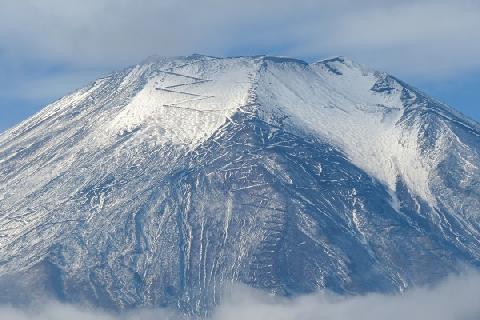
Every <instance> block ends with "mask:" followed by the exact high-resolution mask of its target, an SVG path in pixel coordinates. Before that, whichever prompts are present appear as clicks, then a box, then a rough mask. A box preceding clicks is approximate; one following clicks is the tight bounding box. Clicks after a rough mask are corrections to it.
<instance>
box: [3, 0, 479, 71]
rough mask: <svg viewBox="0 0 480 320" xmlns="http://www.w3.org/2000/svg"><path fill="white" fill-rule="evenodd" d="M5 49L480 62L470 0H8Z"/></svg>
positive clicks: (106, 60)
mask: <svg viewBox="0 0 480 320" xmlns="http://www.w3.org/2000/svg"><path fill="white" fill-rule="evenodd" d="M1 6H2V7H1V10H0V43H1V44H2V51H4V54H8V55H9V56H10V57H16V59H23V60H29V61H30V60H41V61H43V60H51V61H55V62H59V61H61V62H64V63H67V64H72V65H77V66H78V65H88V66H92V65H102V66H104V65H106V64H108V65H112V66H118V65H124V64H126V63H131V62H136V61H138V60H140V59H142V58H144V57H146V56H148V55H150V54H153V53H158V54H161V55H177V54H182V55H183V54H189V53H192V52H202V53H209V54H214V55H225V54H242V53H247V54H248V53H267V54H284V55H295V56H303V57H323V56H325V55H332V54H343V55H347V56H351V57H353V58H354V59H355V58H356V59H358V60H360V61H361V62H364V63H367V64H371V65H373V66H379V67H382V68H385V69H387V70H391V71H393V72H396V71H398V72H400V73H405V74H407V73H415V74H418V73H428V74H431V73H435V75H438V74H439V73H440V74H448V73H451V72H458V71H463V70H465V69H470V68H479V67H480V60H479V59H477V57H478V55H479V54H480V31H479V30H480V3H479V2H478V1H475V0H435V1H434V0H418V1H412V0H407V1H393V0H383V1H380V0H365V1H356V0H337V1H333V0H323V1H318V0H317V1H313V0H284V1H273V0H265V1H256V0H244V1H220V0H205V1H193V0H190V1H187V0H183V1H182V0H180V1H173V0H164V1H153V0H139V1H127V0H85V1H73V0H63V1H62V0H43V1H35V0H24V1H4V2H2V4H1Z"/></svg>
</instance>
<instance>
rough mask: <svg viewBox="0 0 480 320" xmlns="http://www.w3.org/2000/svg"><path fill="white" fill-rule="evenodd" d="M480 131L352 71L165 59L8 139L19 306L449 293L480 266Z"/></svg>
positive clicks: (4, 205)
mask: <svg viewBox="0 0 480 320" xmlns="http://www.w3.org/2000/svg"><path fill="white" fill-rule="evenodd" d="M479 134H480V129H479V126H478V125H477V124H476V123H473V122H472V121H470V120H468V119H465V118H464V117H463V116H461V115H459V114H458V113H456V112H455V111H453V110H451V109H450V108H448V107H446V106H444V105H442V104H440V103H438V102H436V101H434V100H432V99H430V98H428V97H426V96H425V95H424V94H422V93H420V92H418V91H417V90H415V89H413V88H411V87H409V86H408V85H406V84H404V83H403V82H401V81H399V80H397V79H396V78H394V77H391V76H389V75H386V74H383V73H379V72H376V71H373V70H370V69H368V68H366V67H363V66H360V65H357V64H355V63H353V62H352V61H349V60H347V59H345V58H334V59H329V60H324V61H320V62H317V63H313V64H307V63H305V62H303V61H299V60H294V59H287V58H276V57H264V56H260V57H239V58H225V59H221V58H214V57H206V56H198V55H195V56H190V57H178V58H155V59H150V60H147V61H145V62H144V63H142V64H139V65H137V66H134V67H131V68H129V69H126V70H124V71H121V72H118V73H114V74H112V75H110V76H108V77H106V78H103V79H100V80H97V81H96V82H94V83H93V84H92V85H91V86H89V87H87V88H85V89H81V90H79V91H77V92H75V93H73V94H71V95H69V96H67V97H65V98H62V99H61V100H59V101H57V102H55V103H54V104H52V105H50V106H48V107H47V108H45V109H44V110H43V111H42V112H40V113H39V114H37V115H36V116H34V117H32V118H31V119H29V120H27V121H25V122H24V123H22V124H20V125H19V126H17V127H16V128H14V129H12V130H10V131H8V132H6V133H4V134H3V135H1V136H0V173H1V174H0V275H1V276H0V282H2V283H3V284H4V285H3V286H4V287H7V286H8V287H9V288H12V289H11V290H10V291H5V293H4V294H3V296H2V295H1V294H0V298H1V299H3V300H8V299H10V300H12V299H17V298H18V297H17V295H16V294H18V295H19V296H23V293H25V292H28V293H29V295H27V296H29V297H28V298H35V296H36V295H39V294H41V292H43V291H45V290H46V291H48V292H49V293H50V294H51V295H53V296H54V297H56V298H59V299H61V300H64V301H74V302H78V301H83V302H90V303H93V304H97V305H99V306H102V307H107V308H120V309H123V308H130V307H137V306H152V305H154V306H169V307H175V308H179V309H180V310H183V311H186V312H189V313H203V312H206V311H207V310H209V308H210V307H211V306H212V305H214V304H215V303H217V302H218V299H220V298H221V291H222V288H223V287H224V286H225V285H228V284H230V283H232V282H236V281H239V282H243V283H246V284H248V285H251V286H254V287H258V288H262V289H266V290H270V291H272V292H274V293H277V294H282V295H296V294H302V293H308V292H313V291H315V290H319V289H322V288H328V289H331V290H334V291H336V292H339V293H365V292H391V291H398V290H404V289H406V288H408V287H410V286H412V285H423V284H429V283H432V282H435V281H437V280H438V279H441V278H442V277H444V276H445V275H447V274H449V273H451V272H455V271H458V270H459V268H461V267H462V265H464V264H467V265H478V264H479V261H480V260H479V259H480V249H479V248H480V246H479V239H480V236H479V231H480V227H479V214H478V211H477V208H478V207H479V201H480V197H479V192H480V186H479V181H480V172H479V169H478V163H479V146H480V139H479ZM19 279H21V280H19ZM35 288H37V290H38V291H35ZM12 297H14V298H12Z"/></svg>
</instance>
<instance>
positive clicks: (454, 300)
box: [0, 272, 480, 320]
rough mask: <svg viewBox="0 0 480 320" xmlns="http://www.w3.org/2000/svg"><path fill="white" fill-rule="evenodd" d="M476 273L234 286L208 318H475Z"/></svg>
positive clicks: (24, 319)
mask: <svg viewBox="0 0 480 320" xmlns="http://www.w3.org/2000/svg"><path fill="white" fill-rule="evenodd" d="M479 295H480V274H478V273H473V272H471V273H469V274H464V275H461V276H454V277H450V278H449V279H447V280H446V281H444V282H443V283H441V284H440V285H438V286H436V287H431V288H417V289H411V290H409V291H407V292H405V293H404V294H402V295H379V294H370V295H365V296H356V297H340V296H336V295H333V294H328V293H323V294H313V295H308V296H303V297H298V298H295V299H286V298H278V297H273V296H270V295H267V294H265V293H263V292H260V291H257V290H254V289H250V288H246V287H242V286H239V287H236V288H233V289H232V290H230V293H229V294H227V295H226V297H225V299H224V303H223V304H222V305H220V306H219V307H218V308H217V309H216V310H215V312H214V313H213V315H212V317H211V318H210V320H244V319H249V320H297V319H302V320H309V319H312V320H352V319H355V320H384V319H388V320H407V319H408V320H426V319H435V320H475V319H480V304H479V303H478V297H479ZM0 319H9V320H63V319H70V320H77V319H78V320H80V319H82V320H114V319H119V320H153V319H156V320H167V319H171V320H173V319H175V320H180V319H185V318H183V317H182V316H180V315H178V314H175V313H173V312H170V311H168V310H144V311H135V312H132V313H128V314H124V315H112V314H108V313H104V312H100V311H94V310H89V309H85V308H83V309H82V308H79V307H75V306H68V305H61V304H58V303H50V304H47V305H44V306H43V307H41V308H33V309H28V310H23V309H18V308H11V307H0Z"/></svg>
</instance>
